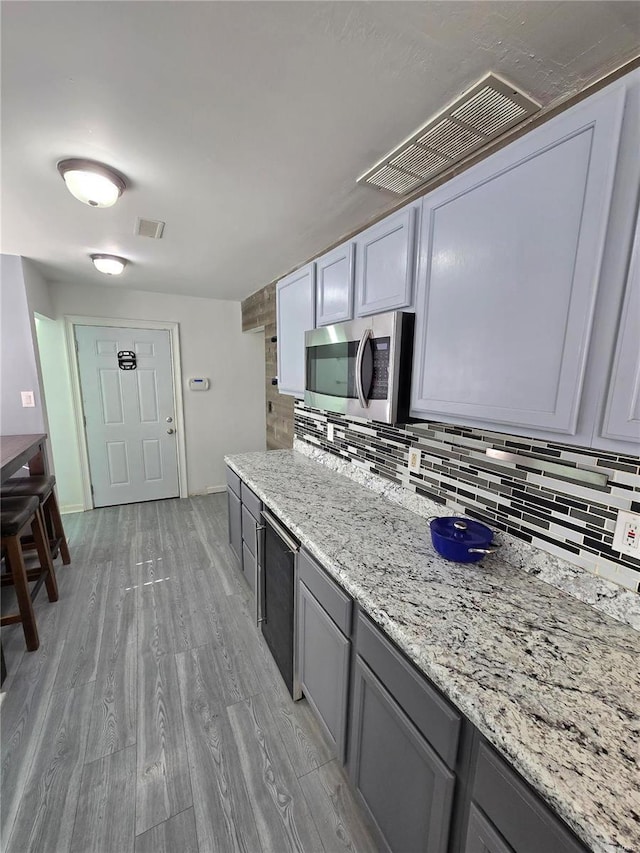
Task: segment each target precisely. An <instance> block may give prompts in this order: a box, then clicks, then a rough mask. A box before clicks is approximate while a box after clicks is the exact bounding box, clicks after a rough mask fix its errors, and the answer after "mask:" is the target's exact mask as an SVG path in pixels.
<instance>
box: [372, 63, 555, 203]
mask: <svg viewBox="0 0 640 853" xmlns="http://www.w3.org/2000/svg"><path fill="white" fill-rule="evenodd" d="M539 109H540V104H538V103H536V101H534V100H533V99H532V98H530V97H528V95H525V94H524V93H523V92H521V91H520V90H519V89H516V87H515V86H512V85H511V83H509V82H507V81H506V80H503V79H502V78H500V77H498V76H497V75H495V74H487V75H486V77H483V78H482V79H481V80H478V82H477V83H475V84H474V85H473V86H472V87H471V88H470V89H467V91H466V92H465V93H464V94H463V95H461V96H460V97H459V98H457V99H456V100H455V101H454V102H453V103H452V104H450V105H449V106H448V107H447V108H446V109H444V110H442V112H439V113H438V114H437V115H435V116H433V118H431V119H430V120H429V121H428V122H427V123H426V124H425V125H424V126H423V127H421V128H420V130H417V131H416V132H415V133H414V134H413V135H412V136H411V137H410V138H409V139H407V140H405V141H404V142H403V143H402V145H399V146H398V147H397V148H395V149H394V150H393V151H391V152H390V153H389V154H387V156H386V157H383V158H382V160H380V161H379V162H378V163H376V165H375V166H373V167H372V168H371V169H369V170H368V171H367V172H365V173H364V175H361V176H360V177H359V178H358V183H359V184H370V185H371V186H373V187H376V189H383V190H388V191H389V192H392V193H396V195H406V194H407V193H408V192H411V190H415V189H416V188H417V187H419V186H420V185H421V184H424V183H426V182H427V181H429V180H430V179H431V178H434V177H435V176H436V175H438V174H439V173H440V172H444V171H445V169H447V168H449V166H452V165H454V164H455V163H458V162H459V161H460V160H462V159H464V158H465V157H467V156H468V155H469V154H472V153H473V152H474V151H477V150H478V149H479V148H482V146H483V145H486V144H487V142H491V141H492V140H493V139H496V137H498V136H500V135H501V134H502V133H504V132H505V131H506V130H509V128H511V127H513V126H514V125H516V124H518V123H519V122H521V121H523V120H524V119H526V118H528V117H529V116H531V115H533V113H535V112H537V111H538V110H539Z"/></svg>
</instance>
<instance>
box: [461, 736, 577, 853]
mask: <svg viewBox="0 0 640 853" xmlns="http://www.w3.org/2000/svg"><path fill="white" fill-rule="evenodd" d="M472 800H473V803H474V804H475V807H476V808H475V810H474V806H473V805H472V808H471V815H470V820H469V828H468V833H467V847H466V848H465V853H476V850H477V851H482V850H484V849H485V847H482V846H479V845H480V841H478V840H477V839H474V834H475V835H478V834H480V835H481V836H482V834H483V833H482V831H481V829H479V820H478V817H477V813H478V808H479V809H481V811H482V813H483V814H484V816H485V817H486V818H487V819H488V821H489V822H490V827H491V828H493V829H494V830H495V833H496V837H498V838H500V839H501V840H503V841H504V843H505V844H506V845H507V846H506V847H504V848H500V847H499V846H498V847H495V846H494V847H491V846H488V847H486V849H488V850H491V851H492V853H493V850H494V849H495V850H497V851H499V853H502V851H503V850H507V851H509V853H510V851H511V850H513V853H540V851H541V850H549V851H551V850H553V853H587V850H586V848H585V847H584V846H583V845H582V844H581V843H580V842H579V841H578V840H577V839H576V838H575V836H574V835H573V833H571V832H570V830H569V829H568V828H567V827H566V826H565V825H564V824H563V823H562V822H561V821H560V820H559V819H558V818H557V817H556V816H555V815H554V814H553V812H552V811H551V809H549V807H548V806H547V805H545V803H543V801H542V800H541V799H540V797H538V796H537V795H536V794H535V793H534V792H533V791H532V790H531V789H530V788H529V786H528V785H527V784H526V783H525V782H524V781H523V780H522V779H520V777H519V776H518V775H517V774H516V773H515V772H514V771H513V770H512V769H511V768H510V767H509V766H508V765H507V764H506V763H505V762H504V761H503V760H502V759H501V758H500V756H499V755H498V753H497V752H496V751H495V750H494V749H492V748H491V747H490V746H489V745H488V744H487V743H484V742H481V743H480V746H479V750H478V755H477V759H476V763H475V773H474V777H473V784H472ZM474 813H475V814H476V818H475V825H474ZM485 834H486V825H485ZM498 834H499V835H498ZM487 837H488V836H487ZM488 843H491V841H489V842H485V846H486V844H488Z"/></svg>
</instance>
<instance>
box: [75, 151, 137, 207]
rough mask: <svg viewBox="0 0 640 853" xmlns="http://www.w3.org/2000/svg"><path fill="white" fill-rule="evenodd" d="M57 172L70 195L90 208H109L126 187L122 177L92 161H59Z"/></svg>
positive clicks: (76, 159)
mask: <svg viewBox="0 0 640 853" xmlns="http://www.w3.org/2000/svg"><path fill="white" fill-rule="evenodd" d="M58 171H59V172H60V174H61V175H62V179H63V180H64V182H65V184H66V185H67V189H68V190H69V192H70V193H71V195H72V196H74V197H75V198H77V199H78V201H81V202H84V204H89V205H91V207H111V205H113V204H115V203H116V202H117V201H118V199H119V198H120V196H121V195H122V193H123V192H124V191H125V189H126V186H127V182H126V181H125V179H124V177H123V176H122V175H120V174H118V172H116V171H115V170H114V169H109V168H108V167H107V166H103V164H102V163H95V162H94V161H93V160H81V159H78V158H74V159H71V160H60V162H59V163H58Z"/></svg>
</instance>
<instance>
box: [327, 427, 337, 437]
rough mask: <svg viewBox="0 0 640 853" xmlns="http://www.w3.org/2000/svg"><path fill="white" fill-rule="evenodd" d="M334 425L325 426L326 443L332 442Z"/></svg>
mask: <svg viewBox="0 0 640 853" xmlns="http://www.w3.org/2000/svg"><path fill="white" fill-rule="evenodd" d="M334 426H335V425H334V424H327V441H333V428H334Z"/></svg>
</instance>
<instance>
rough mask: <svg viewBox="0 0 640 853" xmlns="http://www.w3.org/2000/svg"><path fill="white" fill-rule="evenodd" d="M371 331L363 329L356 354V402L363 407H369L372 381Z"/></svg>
mask: <svg viewBox="0 0 640 853" xmlns="http://www.w3.org/2000/svg"><path fill="white" fill-rule="evenodd" d="M372 335H373V332H372V331H371V329H365V331H364V332H363V333H362V337H361V338H360V341H359V343H358V352H357V354H356V364H355V374H356V376H355V378H356V393H357V395H358V402H359V403H360V405H361V406H362V408H363V409H367V408H368V407H369V396H370V394H371V385H372V383H373V346H372V342H371V338H372Z"/></svg>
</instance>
